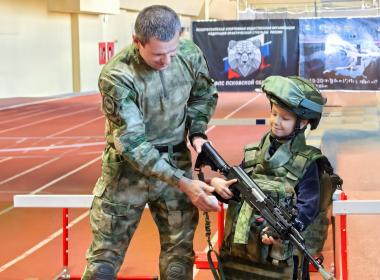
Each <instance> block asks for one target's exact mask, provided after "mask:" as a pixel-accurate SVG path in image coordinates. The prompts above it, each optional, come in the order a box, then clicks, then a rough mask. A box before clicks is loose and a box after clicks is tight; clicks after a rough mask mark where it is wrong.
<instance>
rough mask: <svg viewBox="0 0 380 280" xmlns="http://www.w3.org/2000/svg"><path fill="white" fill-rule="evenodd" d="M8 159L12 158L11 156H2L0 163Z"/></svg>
mask: <svg viewBox="0 0 380 280" xmlns="http://www.w3.org/2000/svg"><path fill="white" fill-rule="evenodd" d="M10 159H12V157H6V158H2V159H0V163H2V162H6V161H8V160H10Z"/></svg>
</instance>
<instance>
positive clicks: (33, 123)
mask: <svg viewBox="0 0 380 280" xmlns="http://www.w3.org/2000/svg"><path fill="white" fill-rule="evenodd" d="M91 110H95V108H86V109H83V110H78V111H75V112H70V113H67V114H62V115H58V116H54V117H51V118H46V119H43V120H38V121H35V122H31V123H26V124H23V125H19V126H15V127H11V128H7V129H3V130H0V133H4V132H8V131H13V130H17V129H20V128H24V127H28V126H32V125H35V124H39V123H43V122H47V121H51V120H55V119H58V118H63V117H67V116H71V115H75V114H79V113H83V112H87V111H91ZM96 110H97V108H96Z"/></svg>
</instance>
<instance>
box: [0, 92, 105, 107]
mask: <svg viewBox="0 0 380 280" xmlns="http://www.w3.org/2000/svg"><path fill="white" fill-rule="evenodd" d="M85 95H98V92H93V91H92V92H87V93H81V94H72V93H68V94H64V95H62V96H59V97H56V98H49V99H45V100H37V101H33V102H27V103H21V104H15V105H10V106H7V107H3V108H0V111H3V110H8V109H14V108H19V107H25V106H29V105H35V104H42V103H48V102H53V101H59V100H64V99H70V98H76V97H81V96H85Z"/></svg>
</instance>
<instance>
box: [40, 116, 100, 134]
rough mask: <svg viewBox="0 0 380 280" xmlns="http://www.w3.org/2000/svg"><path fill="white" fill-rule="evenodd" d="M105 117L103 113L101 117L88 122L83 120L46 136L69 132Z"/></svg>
mask: <svg viewBox="0 0 380 280" xmlns="http://www.w3.org/2000/svg"><path fill="white" fill-rule="evenodd" d="M103 118H104V116H103V115H102V116H100V117H97V118H95V119H92V120H89V121H87V122H83V123H80V124H78V125H74V126H71V127H70V128H67V129H64V130H61V131H58V132H56V133H53V134H50V135H48V136H46V138H51V137H54V136H57V135H60V134H62V133H65V132H68V131H71V130H74V129H76V128H78V127H82V126H85V125H88V124H89V123H92V122H94V121H97V120H99V119H103Z"/></svg>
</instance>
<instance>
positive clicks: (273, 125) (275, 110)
mask: <svg viewBox="0 0 380 280" xmlns="http://www.w3.org/2000/svg"><path fill="white" fill-rule="evenodd" d="M296 122H297V116H296V114H294V113H292V112H289V111H287V110H285V109H283V108H282V107H280V106H279V105H277V104H275V103H273V104H272V110H271V114H270V118H269V124H270V129H271V131H272V133H273V134H274V135H275V136H277V137H286V136H289V135H290V134H291V133H292V132H293V131H294V129H295V126H296ZM306 123H307V121H306V120H302V121H301V127H303V126H304V125H306Z"/></svg>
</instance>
